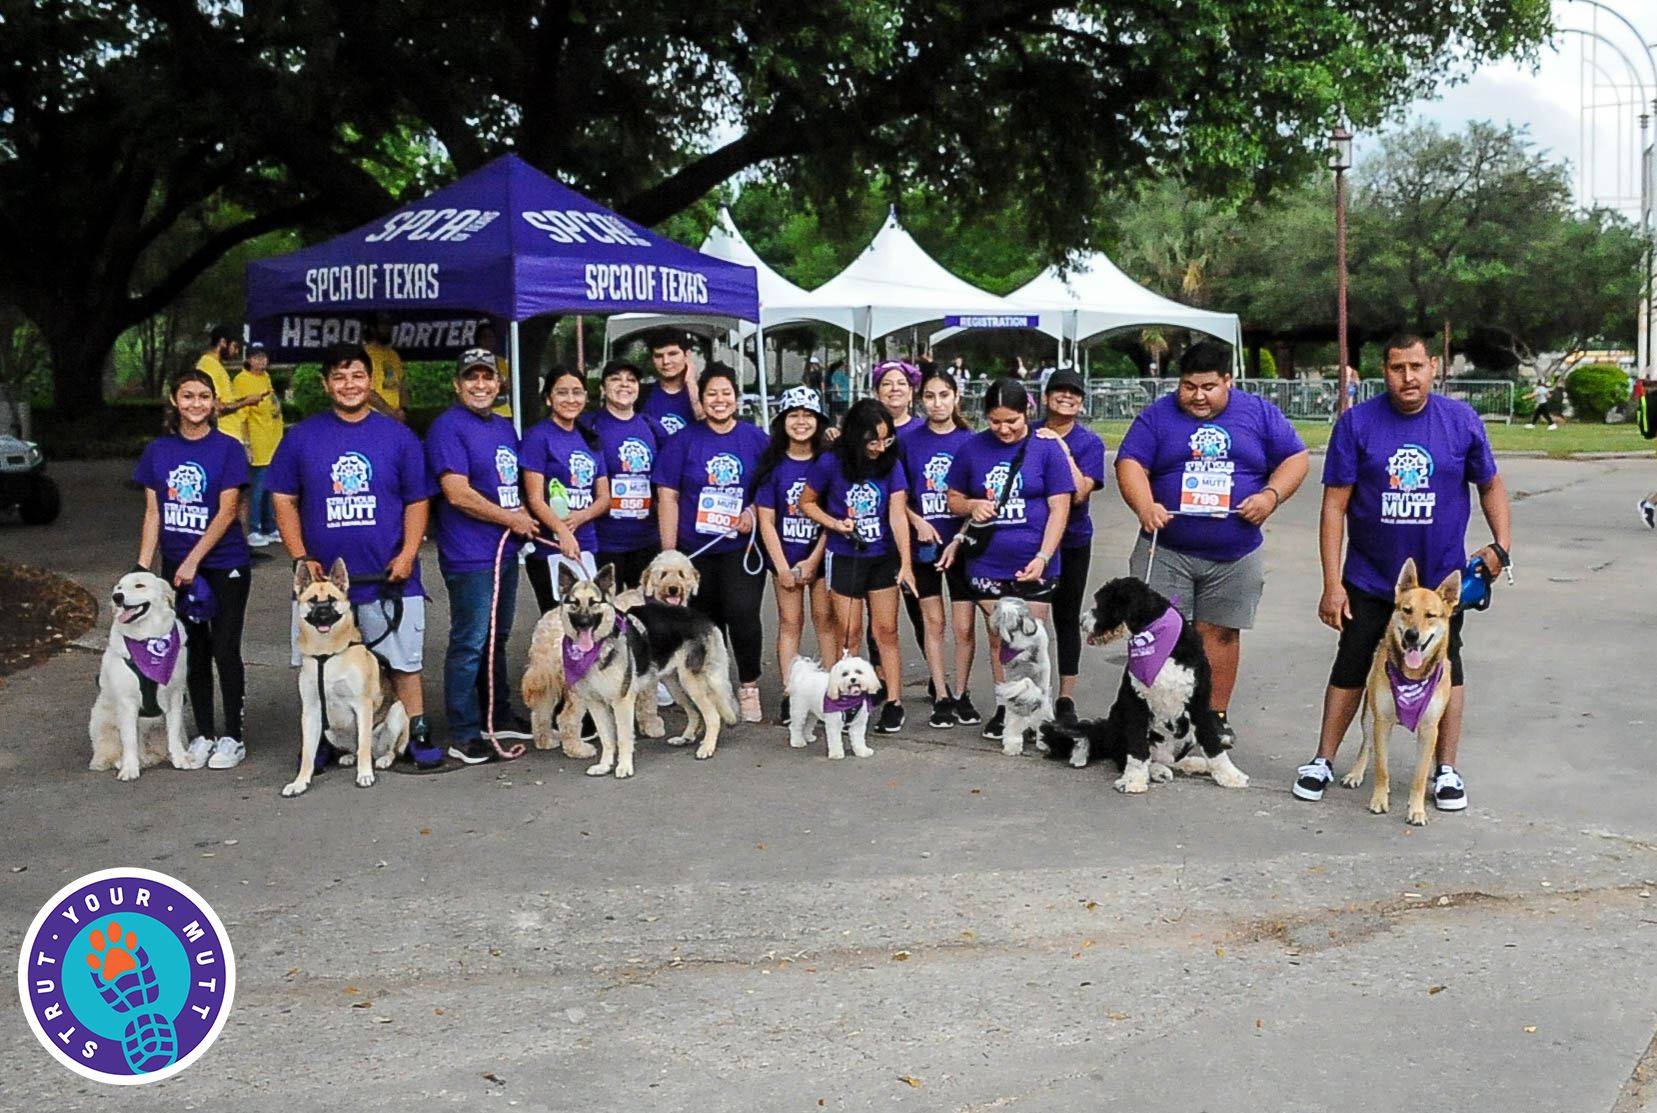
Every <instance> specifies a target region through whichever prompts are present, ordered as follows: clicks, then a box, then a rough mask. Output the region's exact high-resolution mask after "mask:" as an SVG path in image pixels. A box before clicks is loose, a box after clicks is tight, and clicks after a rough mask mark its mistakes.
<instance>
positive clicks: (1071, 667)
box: [1053, 545, 1092, 676]
mask: <svg viewBox="0 0 1657 1113" xmlns="http://www.w3.org/2000/svg"><path fill="white" fill-rule="evenodd" d="M1091 557H1092V554H1091V552H1090V551H1089V548H1088V546H1086V545H1077V546H1076V547H1075V548H1074V549H1061V550H1059V586H1058V587H1057V588H1056V589H1054V591H1053V631H1054V633H1056V634H1057V635H1058V636H1059V638H1058V640H1059V675H1060V676H1076V675H1078V672H1079V670H1080V669H1081V667H1082V601H1083V600H1084V599H1085V598H1086V597H1087V564H1088V561H1089V560H1090V559H1091Z"/></svg>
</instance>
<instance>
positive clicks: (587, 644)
mask: <svg viewBox="0 0 1657 1113" xmlns="http://www.w3.org/2000/svg"><path fill="white" fill-rule="evenodd" d="M575 647H576V648H577V649H579V650H580V651H581V652H583V653H591V652H592V649H593V632H592V631H591V630H582V631H579V632H578V633H577V634H576V635H575Z"/></svg>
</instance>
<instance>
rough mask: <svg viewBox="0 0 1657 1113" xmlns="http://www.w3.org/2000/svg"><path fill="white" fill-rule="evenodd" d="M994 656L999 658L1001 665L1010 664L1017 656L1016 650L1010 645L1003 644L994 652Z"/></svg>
mask: <svg viewBox="0 0 1657 1113" xmlns="http://www.w3.org/2000/svg"><path fill="white" fill-rule="evenodd" d="M996 656H997V657H1000V658H1001V663H1002V664H1003V665H1010V664H1012V663H1013V660H1014V659H1015V658H1017V657H1018V650H1016V649H1014V648H1013V647H1012V646H1010V645H1006V644H1003V645H1002V646H1001V649H1000V651H999V652H997V653H996Z"/></svg>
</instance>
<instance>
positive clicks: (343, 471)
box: [329, 452, 374, 495]
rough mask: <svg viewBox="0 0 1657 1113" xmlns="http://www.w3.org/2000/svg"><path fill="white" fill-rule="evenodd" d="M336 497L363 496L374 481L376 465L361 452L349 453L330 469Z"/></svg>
mask: <svg viewBox="0 0 1657 1113" xmlns="http://www.w3.org/2000/svg"><path fill="white" fill-rule="evenodd" d="M329 472H330V478H331V479H333V481H334V494H336V495H363V494H367V493H368V485H369V483H370V482H372V481H373V479H374V465H373V464H371V463H369V462H368V457H366V456H364V455H363V454H362V453H360V452H347V453H344V454H343V455H341V456H340V458H339V459H337V460H335V461H334V466H333V467H332V468H330V469H329Z"/></svg>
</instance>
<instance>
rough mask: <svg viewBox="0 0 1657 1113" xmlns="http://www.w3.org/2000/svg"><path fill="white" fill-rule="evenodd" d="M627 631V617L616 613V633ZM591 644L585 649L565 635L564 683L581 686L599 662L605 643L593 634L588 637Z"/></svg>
mask: <svg viewBox="0 0 1657 1113" xmlns="http://www.w3.org/2000/svg"><path fill="white" fill-rule="evenodd" d="M626 629H627V615H626V614H625V613H623V612H621V611H617V612H616V633H618V634H620V633H623V632H624V631H625V630H626ZM586 640H587V641H588V642H590V643H591V644H590V645H588V646H587V647H586V648H585V649H583V648H581V647H580V646H578V645H576V643H575V642H572V641H570V636H569V635H568V634H565V635H564V682H565V683H567V684H579V683H581V679H582V677H584V676H586V675H587V673H588V671H589V670H591V669H592V667H593V662H594V661H597V660H598V651H599V650H601V649H603V648H604V643H603V642H601V641H599V640H598V639H597V638H594V637H593V636H592V634H591V633H588V634H587V635H586Z"/></svg>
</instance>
